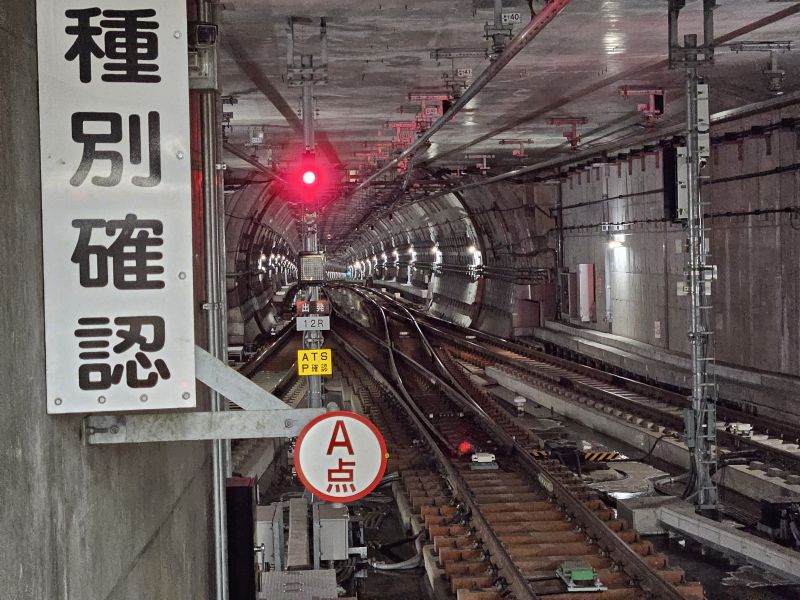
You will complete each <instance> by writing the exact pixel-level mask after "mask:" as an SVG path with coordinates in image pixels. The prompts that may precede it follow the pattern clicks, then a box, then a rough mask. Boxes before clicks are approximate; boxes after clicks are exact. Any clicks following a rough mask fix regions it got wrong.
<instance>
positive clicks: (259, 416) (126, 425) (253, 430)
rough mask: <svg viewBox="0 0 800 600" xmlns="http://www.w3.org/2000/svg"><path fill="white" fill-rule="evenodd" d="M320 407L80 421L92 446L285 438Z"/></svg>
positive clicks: (97, 418)
mask: <svg viewBox="0 0 800 600" xmlns="http://www.w3.org/2000/svg"><path fill="white" fill-rule="evenodd" d="M324 413H325V409H324V408H294V409H291V408H286V409H283V410H257V411H220V412H188V413H145V414H135V415H99V416H98V415H95V416H91V417H87V418H86V419H84V421H83V433H84V439H85V440H86V442H87V443H89V444H92V445H100V444H139V443H146V442H183V441H198V440H220V439H225V440H236V439H247V438H286V437H294V436H297V435H299V434H300V432H301V431H302V429H303V427H305V426H306V425H307V424H308V423H309V422H310V421H311V420H312V419H314V418H315V417H318V416H319V415H322V414H324Z"/></svg>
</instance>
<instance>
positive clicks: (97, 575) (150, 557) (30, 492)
mask: <svg viewBox="0 0 800 600" xmlns="http://www.w3.org/2000/svg"><path fill="white" fill-rule="evenodd" d="M0 81H2V82H3V92H2V93H0V114H2V115H3V118H2V119H0V139H2V143H0V212H2V215H3V217H2V219H0V252H2V254H1V255H0V256H2V260H1V261H0V281H2V285H0V339H2V340H3V342H4V343H3V347H2V348H1V349H0V373H3V374H4V377H3V382H2V387H0V408H2V417H1V418H0V465H2V467H0V506H2V517H0V539H1V540H2V543H0V590H2V592H0V596H2V597H3V598H14V599H16V598H19V599H23V598H24V599H25V600H89V599H92V600H95V599H96V600H104V599H108V600H112V599H113V600H125V599H131V600H133V599H140V598H170V599H181V600H184V599H185V600H196V599H197V598H208V597H209V595H210V592H209V585H208V574H209V572H210V569H209V564H208V563H209V561H208V556H209V549H210V536H209V531H208V524H209V514H208V506H209V491H210V485H209V475H210V467H209V463H208V457H209V446H208V444H206V443H202V444H180V445H170V446H167V445H161V444H156V445H148V446H141V447H117V448H111V447H106V448H89V447H86V446H84V445H83V443H82V442H81V440H80V437H79V432H80V422H81V418H80V417H79V416H58V417H56V416H53V417H49V416H47V414H46V409H45V371H44V369H45V367H44V358H45V348H44V327H43V323H42V318H43V310H44V309H43V298H42V294H43V287H42V286H43V273H42V255H41V199H40V177H39V143H38V139H39V128H38V113H37V106H38V99H37V60H36V26H35V2H34V1H33V0H18V1H15V2H2V3H0ZM71 251H72V249H71V248H65V249H64V252H71Z"/></svg>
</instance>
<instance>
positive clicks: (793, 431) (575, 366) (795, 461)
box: [351, 284, 800, 473]
mask: <svg viewBox="0 0 800 600" xmlns="http://www.w3.org/2000/svg"><path fill="white" fill-rule="evenodd" d="M351 285H352V284H351ZM366 289H371V288H366ZM371 291H372V292H373V293H374V294H376V295H379V296H381V297H383V298H385V299H386V300H387V301H390V302H392V303H393V304H395V305H396V306H398V307H400V308H402V309H403V311H405V312H409V311H408V309H407V308H406V307H404V306H403V305H402V304H399V303H398V302H397V300H396V299H395V298H392V297H391V296H388V295H386V294H383V293H381V292H378V291H377V290H371ZM425 318H426V319H427V318H431V317H429V316H428V315H425ZM435 319H436V320H437V321H442V320H441V319H438V318H435ZM442 323H444V324H446V325H447V326H449V327H452V324H451V323H446V322H444V321H442ZM423 326H424V327H426V328H427V329H430V330H432V331H433V332H434V335H437V336H439V337H442V338H444V339H447V340H449V341H451V342H452V343H455V344H457V345H460V346H462V347H466V348H469V349H471V350H473V351H475V352H479V353H482V354H484V355H487V356H491V357H492V359H493V360H496V361H497V362H500V363H504V364H506V365H509V366H511V367H512V368H515V369H516V370H518V371H519V372H520V373H522V374H526V373H527V371H526V370H525V369H522V368H520V367H519V365H518V364H517V363H516V362H515V361H514V360H513V359H511V358H509V357H504V356H501V355H498V354H497V353H493V352H492V351H491V349H490V348H487V347H486V346H481V345H480V344H477V343H475V342H472V341H470V340H465V339H461V338H459V337H457V336H456V335H455V334H450V333H447V332H445V331H443V330H441V329H438V328H437V327H435V326H433V325H431V324H429V323H424V322H423ZM465 329H467V331H469V332H470V333H473V334H474V335H476V337H479V338H482V339H484V340H488V341H490V343H492V344H495V345H497V346H499V347H501V348H503V349H506V350H508V351H511V352H514V353H516V354H519V355H520V356H522V357H525V358H532V359H534V360H539V361H541V362H545V363H547V364H549V365H551V366H554V367H558V368H561V369H564V370H566V371H569V372H572V373H575V374H577V375H581V376H584V377H588V378H591V379H595V380H596V381H597V383H598V385H596V386H593V385H589V384H585V383H580V382H576V381H571V380H570V379H569V378H568V377H560V380H559V381H556V382H555V383H558V384H560V385H565V386H568V387H571V388H573V389H574V390H575V391H578V392H581V393H582V394H584V395H586V396H589V397H591V398H594V399H595V400H599V401H604V402H607V403H611V404H614V405H615V406H616V407H617V408H620V409H624V410H626V411H628V412H633V413H637V414H639V415H642V416H644V417H646V418H647V419H650V420H653V421H656V422H659V423H660V424H662V425H667V426H671V427H672V428H673V429H675V430H676V431H682V430H683V426H684V422H683V419H682V418H681V417H676V416H675V415H672V414H670V413H668V412H666V411H663V410H661V409H658V408H655V407H651V406H647V405H645V404H643V403H641V402H637V401H635V400H631V399H629V398H626V397H625V396H623V395H621V394H620V393H617V392H613V391H608V390H604V389H602V388H601V387H600V385H601V384H606V385H614V386H618V387H621V388H623V389H626V390H628V391H631V392H634V393H637V394H641V395H643V396H650V397H652V398H655V399H657V400H660V401H663V402H666V403H668V404H671V405H673V406H676V407H679V408H686V407H688V406H690V402H689V400H688V399H687V398H686V397H685V396H682V395H681V394H678V393H675V392H672V391H670V390H665V389H662V388H659V387H656V386H652V385H649V384H646V383H642V382H639V381H636V380H633V379H630V378H627V377H623V376H621V375H616V374H613V373H607V372H605V371H602V370H600V369H595V368H594V367H589V366H586V365H582V364H580V363H576V362H573V361H569V360H566V359H563V358H559V357H556V356H552V355H549V354H547V353H544V352H540V351H538V350H535V349H534V348H528V347H521V346H520V345H519V344H515V343H513V342H509V341H507V340H504V339H502V338H498V337H497V336H493V335H491V334H487V333H484V332H480V331H477V330H474V329H468V328H465ZM718 413H719V414H720V415H723V416H725V417H726V418H728V419H729V420H731V421H742V422H747V423H751V424H755V425H756V426H757V428H759V429H761V430H764V431H775V432H778V433H780V435H781V437H783V435H785V433H788V434H789V435H790V437H791V438H792V439H796V438H800V432H798V430H797V428H795V427H792V426H791V425H789V426H788V427H789V428H788V429H783V428H785V427H787V425H786V424H781V423H778V422H776V421H774V420H772V419H769V418H766V417H759V416H757V415H752V414H748V413H744V412H742V411H738V410H734V409H731V408H729V407H723V408H721V409H719V410H718ZM717 436H718V438H719V439H720V440H722V441H724V442H725V445H726V447H728V448H732V449H734V450H737V449H739V450H740V449H742V448H743V447H746V448H748V449H750V450H752V451H754V452H757V453H758V454H759V455H760V456H761V457H763V458H765V459H767V460H769V461H770V462H771V463H772V464H775V465H778V466H781V467H784V468H789V469H791V470H792V471H795V472H797V473H800V455H798V454H795V453H794V452H791V451H789V450H783V449H781V448H780V447H779V446H774V445H771V444H766V443H762V442H760V441H758V440H753V439H750V438H746V437H743V436H739V435H737V434H735V433H731V432H728V431H725V430H721V429H718V430H717Z"/></svg>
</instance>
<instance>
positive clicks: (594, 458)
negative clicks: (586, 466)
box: [583, 452, 619, 462]
mask: <svg viewBox="0 0 800 600" xmlns="http://www.w3.org/2000/svg"><path fill="white" fill-rule="evenodd" d="M618 458H619V452H584V453H583V460H585V461H586V462H608V461H610V460H616V459H618Z"/></svg>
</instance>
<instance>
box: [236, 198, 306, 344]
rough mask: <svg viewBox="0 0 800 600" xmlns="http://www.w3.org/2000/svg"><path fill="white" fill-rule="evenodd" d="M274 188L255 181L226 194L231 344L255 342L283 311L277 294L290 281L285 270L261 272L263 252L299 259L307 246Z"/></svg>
mask: <svg viewBox="0 0 800 600" xmlns="http://www.w3.org/2000/svg"><path fill="white" fill-rule="evenodd" d="M276 191H277V190H276V189H275V187H274V186H272V185H271V184H268V183H257V182H255V183H252V184H250V185H247V186H245V187H243V188H242V189H240V190H237V191H235V192H231V193H226V194H225V215H226V216H225V247H226V253H225V256H226V260H225V269H226V286H227V308H228V342H229V343H231V344H241V343H245V342H252V341H253V340H254V339H255V338H256V337H257V336H258V335H259V334H260V333H262V330H269V327H270V326H271V325H273V324H274V323H275V319H276V317H277V316H278V315H276V313H275V308H274V307H273V306H272V302H271V301H272V297H273V295H274V294H275V292H276V291H277V290H279V289H280V287H281V285H283V284H284V283H285V282H286V280H287V279H286V278H287V274H288V275H289V277H290V278H291V277H293V273H287V271H286V269H284V268H280V269H279V268H277V267H274V268H270V267H269V266H267V267H265V269H264V270H263V271H259V260H260V258H261V255H262V254H265V255H266V256H269V255H270V254H271V253H273V252H274V253H275V254H276V255H277V254H281V255H284V256H286V257H288V260H289V261H291V262H296V258H297V252H299V251H300V249H301V248H302V242H301V240H300V237H299V234H298V231H297V226H296V224H295V217H294V213H293V212H292V211H291V209H290V207H289V205H288V203H286V202H284V201H281V200H280V199H279V196H278V195H277V194H276Z"/></svg>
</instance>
